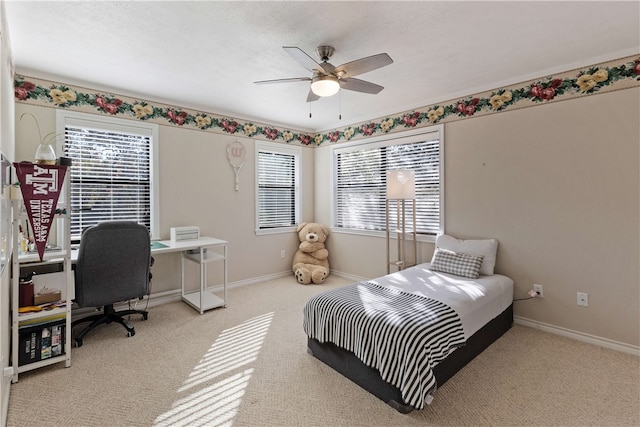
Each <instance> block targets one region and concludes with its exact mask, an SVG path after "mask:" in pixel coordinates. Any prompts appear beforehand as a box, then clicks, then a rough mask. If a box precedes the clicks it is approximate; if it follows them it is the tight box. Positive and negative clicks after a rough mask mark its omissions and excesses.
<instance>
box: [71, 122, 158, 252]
mask: <svg viewBox="0 0 640 427" xmlns="http://www.w3.org/2000/svg"><path fill="white" fill-rule="evenodd" d="M64 134H65V138H64V153H65V156H67V157H70V158H71V159H72V161H73V166H72V167H71V168H70V172H71V174H70V184H71V185H70V187H71V189H70V191H71V240H72V241H79V240H80V236H81V234H82V231H83V230H84V229H85V228H87V227H90V226H92V225H95V224H97V223H98V222H100V221H107V220H130V221H136V222H138V223H140V224H144V225H146V226H147V228H149V229H150V228H151V169H150V168H151V158H150V156H151V142H152V141H151V135H150V134H148V135H147V134H131V133H125V132H114V131H108V130H103V129H91V128H85V127H80V126H65V130H64Z"/></svg>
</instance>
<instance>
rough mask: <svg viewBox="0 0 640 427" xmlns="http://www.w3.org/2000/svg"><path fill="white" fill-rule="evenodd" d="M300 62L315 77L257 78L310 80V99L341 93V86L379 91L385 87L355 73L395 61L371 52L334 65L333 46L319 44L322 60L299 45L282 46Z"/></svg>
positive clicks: (370, 91)
mask: <svg viewBox="0 0 640 427" xmlns="http://www.w3.org/2000/svg"><path fill="white" fill-rule="evenodd" d="M282 48H283V49H284V50H285V51H286V52H287V53H288V54H289V55H290V56H291V57H292V58H293V59H294V60H295V61H296V62H297V63H298V64H300V65H302V66H303V67H304V68H306V69H307V70H309V71H311V72H313V76H312V77H293V78H289V79H276V80H261V81H257V82H254V83H256V84H270V83H292V82H307V81H308V82H311V88H310V89H309V95H307V102H312V101H317V100H318V99H320V97H325V96H332V95H335V94H336V93H338V91H339V90H340V89H346V90H353V91H356V92H363V93H370V94H376V93H379V92H380V91H381V90H382V89H384V87H382V86H380V85H377V84H375V83H371V82H367V81H364V80H360V79H355V78H353V76H357V75H359V74H364V73H367V72H369V71H373V70H377V69H378V68H382V67H384V66H385V65H389V64H392V63H393V59H391V57H390V56H389V55H387V54H386V53H379V54H377V55H372V56H368V57H366V58H361V59H356V60H355V61H351V62H347V63H346V64H342V65H339V66H337V67H334V66H333V65H331V64H330V63H329V62H327V61H329V58H331V56H332V55H333V53H334V52H335V49H334V48H333V47H332V46H318V47H317V48H316V54H317V55H318V57H319V58H320V60H321V61H322V62H321V63H318V62H316V60H315V59H313V58H312V57H311V56H309V55H308V54H307V53H305V52H304V51H303V50H302V49H300V48H299V47H292V46H283V47H282Z"/></svg>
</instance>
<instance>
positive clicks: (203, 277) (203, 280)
mask: <svg viewBox="0 0 640 427" xmlns="http://www.w3.org/2000/svg"><path fill="white" fill-rule="evenodd" d="M206 291H207V264H206V263H205V262H204V247H202V246H201V247H200V314H202V313H204V293H205V292H206Z"/></svg>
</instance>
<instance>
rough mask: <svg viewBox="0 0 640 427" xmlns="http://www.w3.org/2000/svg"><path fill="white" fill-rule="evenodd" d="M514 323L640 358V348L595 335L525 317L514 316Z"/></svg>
mask: <svg viewBox="0 0 640 427" xmlns="http://www.w3.org/2000/svg"><path fill="white" fill-rule="evenodd" d="M513 321H514V323H516V324H518V325H523V326H528V327H530V328H536V329H540V330H542V331H545V332H549V333H552V334H556V335H561V336H563V337H567V338H572V339H574V340H578V341H582V342H586V343H589V344H594V345H597V346H600V347H605V348H609V349H611V350H616V351H620V352H622V353H627V354H631V355H634V356H638V357H640V347H638V346H635V345H630V344H625V343H623V342H619V341H614V340H610V339H607V338H602V337H597V336H595V335H589V334H585V333H584V332H578V331H574V330H571V329H566V328H561V327H560V326H554V325H550V324H548V323H543V322H538V321H537V320H531V319H527V318H525V317H520V316H513Z"/></svg>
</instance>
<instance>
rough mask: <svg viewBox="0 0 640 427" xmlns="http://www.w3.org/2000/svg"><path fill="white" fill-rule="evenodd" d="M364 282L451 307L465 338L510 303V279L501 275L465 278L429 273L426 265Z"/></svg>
mask: <svg viewBox="0 0 640 427" xmlns="http://www.w3.org/2000/svg"><path fill="white" fill-rule="evenodd" d="M368 282H372V283H376V284H378V285H382V286H388V287H390V288H394V289H398V290H401V291H404V292H410V293H415V294H418V295H423V296H425V297H428V298H432V299H434V300H437V301H440V302H442V303H445V304H447V305H448V306H449V307H451V308H453V309H454V310H455V311H456V313H458V316H460V320H461V322H462V328H463V330H464V335H465V339H469V337H471V335H473V334H474V333H476V331H478V329H480V328H481V327H483V326H484V325H485V324H486V323H487V322H489V321H490V320H492V319H493V318H495V317H496V316H497V315H499V314H500V313H502V312H503V311H504V310H505V309H506V308H507V307H509V306H510V305H511V303H512V301H513V280H511V279H510V278H509V277H507V276H503V275H501V274H493V275H491V276H480V277H479V278H477V279H467V278H464V277H459V276H454V275H452V274H446V273H438V272H435V271H431V270H429V263H424V264H420V265H417V266H415V267H410V268H407V269H405V270H401V271H398V272H395V273H392V274H388V275H386V276H383V277H379V278H376V279H373V280H368Z"/></svg>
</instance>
